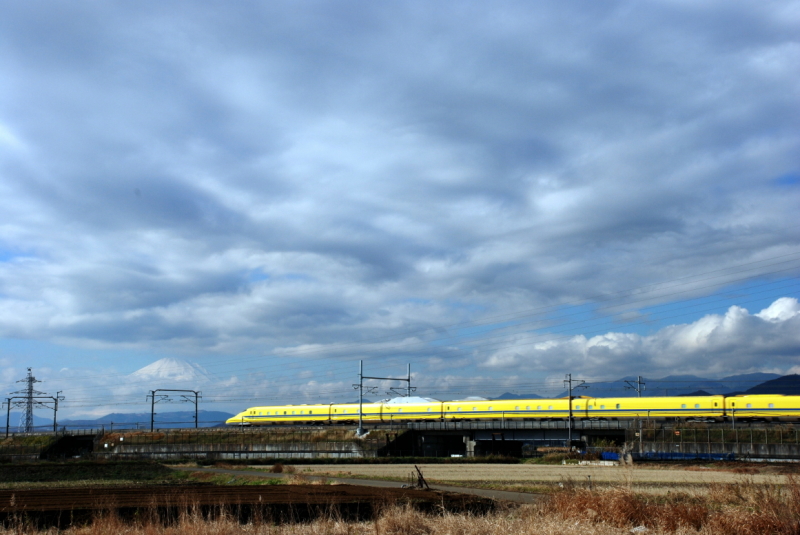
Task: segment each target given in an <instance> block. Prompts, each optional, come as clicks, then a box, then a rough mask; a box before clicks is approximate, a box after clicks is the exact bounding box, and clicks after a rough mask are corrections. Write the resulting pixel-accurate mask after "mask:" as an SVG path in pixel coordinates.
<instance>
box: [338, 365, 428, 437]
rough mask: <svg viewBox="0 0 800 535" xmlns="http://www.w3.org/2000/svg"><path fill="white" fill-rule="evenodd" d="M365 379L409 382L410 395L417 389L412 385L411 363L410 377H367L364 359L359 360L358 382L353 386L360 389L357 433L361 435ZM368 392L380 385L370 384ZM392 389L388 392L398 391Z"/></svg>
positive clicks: (409, 366)
mask: <svg viewBox="0 0 800 535" xmlns="http://www.w3.org/2000/svg"><path fill="white" fill-rule="evenodd" d="M364 379H377V380H382V381H404V382H406V383H408V386H407V388H406V393H407V395H408V396H409V397H410V396H411V392H413V391H415V390H416V388H415V387H412V386H411V363H409V364H408V377H407V378H405V379H404V378H402V377H367V376H366V375H364V361H363V360H359V361H358V384H357V385H356V384H354V385H353V388H355V389H357V390H358V429H357V430H356V435H358V436H361V435H363V434H364V410H363V409H364V388H365V387H364ZM366 388H367V391H368V392H376V391H377V389H378V387H376V386H370V387H366ZM389 390H390V391H389V392H387V394H392V393H397V392H394V389H393V388H390V389H389Z"/></svg>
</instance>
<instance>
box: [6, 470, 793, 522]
mask: <svg viewBox="0 0 800 535" xmlns="http://www.w3.org/2000/svg"><path fill="white" fill-rule="evenodd" d="M293 479H297V480H298V481H299V480H302V479H304V478H303V476H302V475H295V476H294V477H293ZM146 516H147V515H145V518H142V519H140V520H138V521H136V522H130V523H126V522H123V521H122V520H120V519H119V518H118V517H116V516H115V515H113V514H106V515H104V516H102V517H100V518H98V519H96V520H95V521H94V522H93V523H91V524H89V525H86V526H76V527H72V528H69V529H66V530H63V531H61V532H56V531H55V530H49V531H37V530H36V529H33V528H31V527H30V526H26V525H24V524H22V523H21V522H20V523H17V524H16V525H11V526H9V527H7V528H5V529H0V535H10V534H12V533H13V534H15V535H16V534H22V533H26V534H37V533H39V534H44V533H47V534H48V535H50V534H53V535H55V534H56V533H63V534H64V535H100V534H103V535H105V534H107V533H118V534H125V535H184V534H185V535H228V534H230V535H233V534H244V533H247V534H254V535H262V534H264V535H267V534H269V535H340V534H341V535H345V534H347V535H362V534H370V535H506V534H520V535H550V534H552V535H555V534H562V533H563V534H568V535H571V534H576V535H577V534H580V535H612V534H613V535H617V534H623V533H625V534H629V533H632V532H633V533H637V532H641V533H646V534H647V535H665V534H681V535H691V534H695V535H728V534H730V535H733V534H735V535H767V534H771V535H790V534H798V533H800V478H796V477H794V476H789V477H788V478H787V483H786V484H782V483H777V482H776V483H771V484H763V483H760V482H756V481H755V480H754V479H753V477H752V476H743V477H742V479H741V480H740V481H738V482H737V483H735V484H713V485H709V486H708V487H707V489H706V492H705V493H703V494H689V493H684V492H675V493H670V494H668V495H666V496H652V495H642V494H637V493H635V492H634V491H633V490H632V489H631V487H624V486H618V487H613V488H610V489H609V488H602V489H599V490H598V489H596V488H588V487H586V486H584V484H583V483H581V484H577V483H576V482H574V481H571V480H564V481H563V482H562V487H560V488H559V490H558V491H557V492H555V493H554V494H552V495H549V496H547V497H545V498H543V499H542V501H541V502H540V503H538V504H536V505H530V506H508V507H506V508H502V507H501V508H499V509H496V510H495V511H494V512H492V513H488V514H485V515H478V514H454V513H449V512H439V513H423V512H420V511H419V510H416V509H414V508H413V507H411V506H404V507H400V506H387V507H386V508H384V509H383V510H382V511H380V512H379V513H377V514H376V516H375V518H374V519H373V520H371V521H362V522H348V521H344V520H342V519H341V517H339V516H338V515H336V514H335V513H328V514H327V515H325V516H323V517H322V518H318V519H317V520H314V521H311V522H305V523H299V522H298V523H287V524H280V525H276V524H273V523H270V522H268V521H265V520H264V519H256V520H255V521H252V522H249V523H246V524H242V523H241V522H240V521H239V519H238V518H236V517H235V516H233V515H231V514H226V513H220V514H217V515H213V516H212V517H211V518H209V517H208V516H206V517H205V518H204V516H203V515H202V514H200V513H199V512H198V511H197V510H196V509H193V508H192V507H187V508H186V510H185V511H184V512H183V513H182V514H180V515H178V517H177V518H175V519H174V521H173V522H171V523H168V525H165V523H164V522H163V519H162V521H159V520H158V519H157V518H146ZM151 516H157V515H151ZM645 530H646V531H645Z"/></svg>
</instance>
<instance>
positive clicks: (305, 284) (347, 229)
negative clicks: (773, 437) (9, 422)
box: [0, 1, 800, 384]
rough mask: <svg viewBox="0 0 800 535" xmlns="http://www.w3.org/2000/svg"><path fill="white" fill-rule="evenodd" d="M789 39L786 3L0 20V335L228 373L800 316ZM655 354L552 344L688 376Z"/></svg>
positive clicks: (53, 11) (614, 342)
mask: <svg viewBox="0 0 800 535" xmlns="http://www.w3.org/2000/svg"><path fill="white" fill-rule="evenodd" d="M798 26H800V4H798V3H797V2H768V3H760V4H759V5H757V6H756V5H751V4H747V3H738V2H705V3H703V4H702V5H693V4H691V3H680V2H677V3H676V2H652V3H648V4H642V3H637V2H626V1H620V2H610V3H604V4H592V3H583V4H564V5H560V4H559V5H556V4H550V5H541V4H530V3H527V2H504V3H502V4H501V5H497V6H494V5H493V6H487V5H486V4H483V3H480V2H458V3H457V4H456V3H441V4H436V5H425V6H423V5H420V4H416V3H413V2H397V3H393V4H392V5H390V6H380V7H378V6H375V5H371V4H369V3H366V2H351V1H344V2H336V3H329V2H307V3H304V4H302V5H297V4H293V3H289V2H276V3H272V4H269V5H263V6H260V5H237V6H231V5H230V4H228V3H222V2H218V3H215V2H208V3H204V4H202V5H198V4H196V3H194V2H183V3H181V2H178V3H177V4H175V3H173V4H170V5H164V4H161V3H157V2H139V3H137V4H135V5H133V4H126V3H119V2H107V3H104V4H103V5H97V4H90V3H78V4H70V5H67V4H63V5H55V4H49V5H47V6H46V9H45V8H44V6H43V5H42V4H36V3H33V4H31V3H17V4H14V5H9V6H6V8H5V9H4V16H3V17H2V20H0V57H2V59H3V61H2V65H3V67H0V68H1V69H2V76H3V79H4V83H3V84H2V87H1V88H0V213H2V214H3V215H2V218H0V337H4V338H6V339H23V340H41V341H45V342H47V343H52V344H57V345H68V346H73V347H75V346H77V347H82V348H87V349H90V348H93V349H109V350H111V349H113V350H116V349H126V348H127V349H134V350H136V351H138V352H139V354H143V353H144V354H146V353H147V352H148V351H158V352H160V353H161V354H165V353H166V354H176V355H189V354H191V355H200V356H201V357H202V358H205V359H209V361H204V365H208V364H209V362H212V364H211V365H210V366H209V369H213V368H214V365H213V362H216V363H221V364H220V366H219V367H218V368H217V371H218V372H219V373H222V372H223V370H224V366H223V364H224V363H225V362H229V363H230V364H231V365H235V364H237V363H238V364H242V363H243V362H244V361H237V360H236V358H239V357H241V358H249V356H252V355H257V354H264V353H267V354H271V355H286V354H289V353H291V352H292V351H295V352H297V350H298V348H300V349H302V348H317V349H318V350H319V351H322V352H323V353H324V354H333V355H341V354H342V350H341V349H336V348H341V347H347V348H349V356H350V357H351V358H352V357H353V356H354V355H356V354H360V355H363V356H366V357H367V358H369V357H372V356H375V355H384V354H387V353H392V352H394V354H395V355H396V354H397V352H398V351H401V350H402V348H403V347H406V346H408V344H419V343H423V342H425V341H430V340H432V339H436V338H437V336H439V335H438V334H437V333H440V332H442V329H452V326H453V325H456V324H461V323H466V324H470V323H472V324H474V323H476V322H477V323H480V322H486V321H489V320H488V318H492V317H497V316H498V315H500V314H513V313H519V314H522V313H524V311H527V310H532V309H536V308H537V307H541V306H553V305H559V304H564V303H573V302H586V301H592V300H594V299H596V298H597V297H598V296H600V297H607V296H613V295H619V292H626V291H629V290H631V289H634V288H642V287H647V286H649V285H654V284H659V283H663V282H664V281H674V280H679V279H681V278H686V277H688V279H686V280H685V286H684V288H683V289H684V291H686V293H685V294H681V295H680V296H677V297H676V296H675V295H669V294H666V293H663V292H662V293H659V292H651V294H648V295H645V296H644V297H645V298H646V297H648V296H649V298H650V299H651V300H650V301H647V304H657V303H664V302H667V301H669V300H670V299H672V300H675V299H682V298H688V297H697V296H702V295H708V294H709V293H713V292H714V291H715V290H716V289H718V288H720V287H722V286H724V285H725V283H726V282H730V281H732V280H741V279H747V278H754V279H755V278H761V279H763V278H766V279H767V280H772V279H774V278H775V277H783V278H786V279H787V280H789V281H794V282H795V286H793V287H789V288H788V290H786V291H785V292H783V293H782V294H781V293H779V294H776V295H771V296H770V298H772V299H774V298H776V297H779V296H780V295H787V296H794V295H797V286H796V281H797V275H798V267H799V266H800V261H798V258H800V255H798V253H800V244H799V243H798V241H800V232H798V226H797V225H796V224H795V223H793V222H794V221H795V220H796V212H797V206H799V205H800V162H799V161H798V159H797V154H800V134H799V133H798V130H797V124H799V123H800V108H799V107H798V106H797V96H798V94H800V76H798V73H797V68H796V66H797V65H798V64H799V63H800V42H798V40H797V35H798V33H797V30H798ZM792 255H794V256H792ZM776 258H782V259H784V260H786V259H788V260H786V261H787V262H789V263H785V264H783V265H781V266H779V268H780V270H782V271H780V272H779V268H778V267H775V266H774V264H775V262H774V261H773V260H771V259H776ZM742 266H751V268H752V269H751V268H744V267H742ZM726 269H727V270H728V271H725V270H726ZM711 272H715V273H725V274H727V278H725V277H722V278H717V279H714V280H713V281H711V283H708V282H703V281H704V280H705V279H702V278H701V277H699V275H698V274H703V273H711ZM692 277H694V278H692ZM745 297H747V296H745ZM642 303H645V301H642ZM628 308H629V309H630V310H629V312H630V313H631V314H635V313H636V310H637V306H629V307H628ZM737 310H739V312H736V311H733V310H730V311H729V312H728V313H727V315H726V316H725V319H724V320H720V321H722V322H723V323H725V322H728V323H736V325H737V326H738V325H739V323H737V322H745V323H746V322H748V321H749V322H751V323H758V322H759V321H761V322H764V321H766V320H763V319H760V318H757V317H753V316H747V315H744V316H743V317H742V318H739V316H738V315H737V314H740V313H741V310H740V309H737ZM741 314H743V313H741ZM710 317H715V316H710ZM737 318H739V319H737ZM748 318H749V319H748ZM702 321H706V320H701V322H702ZM793 321H795V320H794V319H786V320H781V321H780V322H777V323H775V324H774V328H775V329H778V325H784V324H786V323H787V322H793ZM767 323H769V322H767ZM769 325H772V323H769ZM762 327H764V328H766V324H764V325H763V326H762ZM671 329H673V330H674V332H673V331H672V330H670V329H662V330H661V331H659V333H658V334H655V335H652V336H645V335H640V334H631V333H628V334H625V333H621V334H608V335H606V336H603V337H602V338H601V339H599V340H596V339H595V338H591V337H588V338H586V339H585V340H581V339H580V337H577V338H575V339H574V340H572V341H570V342H568V343H569V344H573V346H574V350H575V351H576V354H582V355H586V358H588V359H589V362H590V363H591V369H593V370H597V373H600V371H601V370H603V369H608V370H615V369H617V368H621V364H620V363H621V362H622V361H624V359H625V358H631V357H632V356H634V355H635V354H636V352H637V351H644V350H647V351H648V354H651V355H652V356H651V357H649V358H648V360H646V362H647V365H648V366H650V367H651V368H652V369H658V370H661V369H666V368H668V367H670V366H672V365H675V366H677V367H681V366H684V367H686V368H687V370H688V369H689V368H692V369H694V368H693V367H696V366H698V361H697V357H698V355H700V354H701V353H698V352H699V351H701V350H700V349H698V348H699V347H700V346H699V345H695V346H693V345H691V344H688V345H687V344H683V345H681V343H679V342H678V340H679V339H680V337H686V336H689V333H687V332H684V331H681V329H684V327H679V326H675V327H673V328H671ZM696 329H700V330H702V329H703V327H702V326H701V325H698V326H697V327H696ZM744 329H745V328H744V327H737V328H736V329H735V332H737V333H741V335H742V336H743V337H744V338H742V339H741V340H740V339H738V338H735V337H730V338H728V337H726V336H727V335H726V336H721V334H720V333H723V332H725V327H724V326H722V324H721V326H719V327H718V329H717V330H716V331H714V333H716V334H713V333H712V334H709V335H708V336H710V338H708V340H706V342H704V343H706V344H711V345H713V346H714V347H715V348H721V347H723V346H724V345H725V343H728V344H729V345H731V346H732V347H733V346H735V347H742V346H741V345H739V346H737V345H736V344H735V342H734V340H739V341H740V342H741V341H742V340H744V341H746V340H749V339H748V338H747V336H746V334H744V333H745V330H744ZM608 330H609V331H611V329H608ZM678 331H680V332H681V333H682V334H680V335H679V334H678ZM704 332H705V331H704ZM407 333H410V334H407ZM725 340H728V341H727V342H725ZM698 343H699V342H698ZM754 343H755V342H754ZM758 343H759V344H760V343H761V342H758ZM776 343H777V342H776ZM353 344H356V345H353ZM381 344H383V345H381ZM563 344H564V343H562V342H559V344H557V345H558V346H559V347H561V348H562V349H563V347H564V346H563ZM768 344H769V342H767V341H766V340H765V341H764V342H763V344H762V345H760V346H758V347H759V348H761V349H764V350H765V351H766V349H765V348H766V347H767V345H768ZM508 345H509V347H507V348H506V349H503V350H502V351H499V352H492V351H488V352H483V353H480V354H476V355H470V356H469V357H468V358H469V359H471V360H469V362H470V363H471V364H470V365H475V364H477V363H487V362H488V363H494V364H496V365H499V364H501V363H503V362H505V363H510V362H517V360H515V358H516V357H513V356H509V355H512V354H515V353H514V351H515V350H514V349H513V347H510V346H511V345H513V344H512V343H509V344H508ZM378 346H380V348H377V347H378ZM354 347H355V348H358V349H357V350H355V351H354V350H353V348H354ZM415 347H416V346H415ZM781 347H783V346H781ZM326 348H328V349H326ZM626 348H627V349H626ZM0 349H2V347H0ZM761 349H759V350H757V351H751V353H748V350H746V349H742V350H741V351H739V352H737V351H734V352H733V353H735V355H731V356H730V357H725V356H724V355H726V354H727V353H725V352H723V351H722V350H721V349H715V350H713V351H711V352H710V353H707V354H708V355H710V356H709V357H708V358H709V359H712V356H711V355H713V359H715V360H713V362H711V361H710V363H709V365H708V366H707V367H706V368H705V369H706V370H708V371H719V372H720V373H722V372H723V371H726V370H728V371H736V370H739V369H750V368H752V367H753V366H755V365H756V364H757V363H758V362H760V361H759V360H756V359H755V357H748V356H747V355H748V354H752V355H755V354H760V351H761ZM556 350H557V349H552V350H551V351H556ZM784 350H785V348H784V349H781V350H780V351H784ZM415 351H416V350H415ZM543 351H544V350H543ZM669 351H674V352H679V354H678V355H674V356H672V357H671V359H669V358H668V353H669ZM776 351H777V350H776ZM543 354H544V353H543ZM525 355H528V354H527V353H521V354H520V357H519V358H520V359H523V358H529V357H530V356H528V357H526V356H525ZM795 355H796V353H795ZM232 356H235V357H234V358H233V360H231V358H232ZM29 357H30V361H31V362H32V365H36V358H37V355H35V354H32V355H29ZM217 358H220V359H225V360H219V361H214V360H213V359H217ZM413 358H415V359H417V362H419V363H420V365H421V366H428V365H429V366H430V370H431V371H433V370H435V369H436V366H437V362H440V360H443V361H446V362H457V360H455V359H457V358H467V357H464V351H463V350H461V349H459V350H458V351H455V352H452V351H448V349H447V348H446V347H441V346H439V345H437V346H434V347H432V348H430V351H429V352H428V353H427V354H425V355H424V356H421V354H420V353H414V355H413ZM530 358H534V357H530ZM535 358H538V357H535ZM428 359H431V360H428ZM436 359H440V360H436ZM448 359H449V360H448ZM788 359H789V356H788V353H787V354H786V355H784V356H781V357H778V356H777V354H776V356H775V359H774V360H770V361H769V367H770V369H776V370H777V369H787V367H790V364H792V363H791V362H789V360H788ZM140 360H141V358H140ZM153 360H155V359H153ZM667 361H669V363H668V362H667ZM247 362H248V363H249V361H247ZM248 363H245V364H247V365H248V366H249V364H248ZM670 363H671V364H670ZM70 364H72V365H75V364H78V365H83V363H70ZM144 364H146V362H144V361H140V362H138V363H137V364H136V365H135V366H133V368H132V369H135V368H138V367H140V366H141V365H144ZM343 366H345V365H343ZM346 366H350V364H349V363H348V364H347V365H346ZM734 368H736V369H734ZM326 369H327V368H326ZM337 369H338V368H337ZM342 369H344V368H342ZM231 373H233V370H228V375H230V374H231ZM476 373H477V372H476ZM314 380H316V381H323V379H322V378H321V377H318V378H315V379H314ZM298 384H299V383H298Z"/></svg>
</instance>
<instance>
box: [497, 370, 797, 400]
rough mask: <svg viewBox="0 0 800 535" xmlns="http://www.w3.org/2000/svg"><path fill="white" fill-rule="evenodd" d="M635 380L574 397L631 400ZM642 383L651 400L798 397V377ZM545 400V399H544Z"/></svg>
mask: <svg viewBox="0 0 800 535" xmlns="http://www.w3.org/2000/svg"><path fill="white" fill-rule="evenodd" d="M636 379H637V378H636V377H635V376H628V377H623V378H622V379H618V380H616V381H608V382H602V383H590V382H587V383H585V385H586V386H587V387H588V388H578V389H575V388H573V393H572V395H573V396H591V397H597V398H601V397H602V398H620V397H634V396H636V395H637V394H636V391H635V390H634V389H633V388H632V386H634V385H635V384H636ZM642 381H643V382H644V383H645V385H644V390H643V391H642V395H643V396H646V397H653V396H686V395H690V394H696V393H697V392H703V393H704V394H701V395H720V394H723V395H735V394H743V393H746V394H784V395H800V375H786V376H780V375H778V374H775V373H749V374H743V375H731V376H729V377H723V378H722V379H707V378H704V377H697V376H695V375H669V376H667V377H662V378H660V379H648V378H645V377H643V378H642ZM567 395H569V394H568V392H567V391H566V390H564V391H563V392H561V393H559V394H558V395H555V396H553V397H555V398H562V397H567ZM540 397H543V396H540V395H538V394H515V393H513V392H505V393H503V394H501V395H499V396H497V397H495V398H493V399H535V398H540ZM545 397H547V396H545Z"/></svg>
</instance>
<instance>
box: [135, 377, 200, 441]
mask: <svg viewBox="0 0 800 535" xmlns="http://www.w3.org/2000/svg"><path fill="white" fill-rule="evenodd" d="M156 392H190V393H192V394H194V401H192V399H191V398H190V397H189V396H186V395H181V397H182V398H183V399H182V400H181V401H188V402H191V403H194V427H195V429H197V426H198V422H197V407H198V400H199V399H200V398H201V397H203V396H202V395H201V392H199V391H197V390H175V389H172V388H156V389H155V390H151V391H150V393H149V394H148V395H147V399H149V400H150V432H151V433H152V432H153V428H154V427H155V417H156V403H158V402H160V401H172V400H171V399H170V398H169V395H168V394H156ZM156 398H158V399H156Z"/></svg>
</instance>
